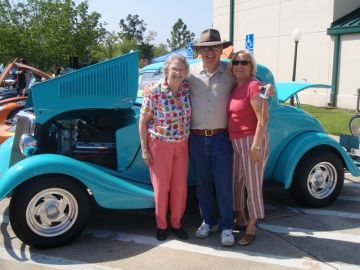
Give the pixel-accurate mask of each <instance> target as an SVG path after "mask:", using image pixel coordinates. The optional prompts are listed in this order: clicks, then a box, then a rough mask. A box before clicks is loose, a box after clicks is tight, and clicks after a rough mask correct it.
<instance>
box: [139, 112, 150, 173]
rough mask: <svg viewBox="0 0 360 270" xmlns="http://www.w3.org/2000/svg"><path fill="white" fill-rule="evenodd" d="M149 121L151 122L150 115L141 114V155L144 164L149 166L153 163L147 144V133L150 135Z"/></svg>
mask: <svg viewBox="0 0 360 270" xmlns="http://www.w3.org/2000/svg"><path fill="white" fill-rule="evenodd" d="M149 120H150V114H143V113H141V114H140V119H139V135H140V144H141V153H142V158H143V159H144V162H145V163H146V165H148V166H149V165H150V163H151V162H152V158H151V154H150V151H149V148H148V143H147V133H148V131H147V122H149Z"/></svg>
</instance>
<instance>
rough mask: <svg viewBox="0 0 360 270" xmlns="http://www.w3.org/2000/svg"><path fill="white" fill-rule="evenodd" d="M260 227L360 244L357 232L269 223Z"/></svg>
mask: <svg viewBox="0 0 360 270" xmlns="http://www.w3.org/2000/svg"><path fill="white" fill-rule="evenodd" d="M258 227H259V228H261V229H264V230H267V231H271V232H275V233H283V234H288V235H291V236H296V237H313V238H317V239H328V240H336V241H345V242H350V243H355V244H360V235H355V234H346V233H338V232H336V231H329V232H324V231H314V230H307V229H302V228H294V227H286V226H278V225H268V224H263V223H259V224H258Z"/></svg>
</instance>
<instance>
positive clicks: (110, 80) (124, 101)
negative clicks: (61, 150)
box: [31, 52, 138, 124]
mask: <svg viewBox="0 0 360 270" xmlns="http://www.w3.org/2000/svg"><path fill="white" fill-rule="evenodd" d="M137 81H138V54H137V52H133V53H129V54H125V55H123V56H119V57H116V58H113V59H110V60H107V61H104V62H101V63H98V64H95V65H92V66H88V67H85V68H82V69H80V70H76V71H73V72H71V73H68V74H65V75H63V76H59V77H56V78H54V79H52V80H49V81H45V82H42V83H39V84H37V85H34V86H33V87H32V89H31V95H32V101H33V105H34V110H35V114H36V118H37V122H38V123H40V124H43V123H45V122H46V121H48V120H49V119H51V118H53V117H54V116H56V115H59V114H61V113H63V112H67V111H74V110H82V109H127V108H130V107H131V106H132V105H133V103H134V102H135V99H136V94H137V90H138V89H137Z"/></svg>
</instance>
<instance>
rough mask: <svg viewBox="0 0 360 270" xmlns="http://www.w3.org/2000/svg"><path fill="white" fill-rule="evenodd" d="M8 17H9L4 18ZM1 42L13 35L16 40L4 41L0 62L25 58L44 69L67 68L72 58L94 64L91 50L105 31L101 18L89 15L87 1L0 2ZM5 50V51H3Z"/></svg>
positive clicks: (95, 14)
mask: <svg viewBox="0 0 360 270" xmlns="http://www.w3.org/2000/svg"><path fill="white" fill-rule="evenodd" d="M3 16H7V17H3ZM0 18H5V19H0V24H1V25H0V26H1V29H2V30H1V31H0V40H7V39H5V38H6V37H8V36H9V35H10V33H12V34H13V35H14V39H15V40H16V46H14V44H13V42H12V40H11V39H10V42H6V43H3V42H1V45H0V46H1V47H0V51H1V52H3V51H5V54H0V62H8V61H9V60H12V58H14V57H25V58H26V59H27V60H28V62H29V63H30V64H32V65H34V66H36V67H39V68H41V69H43V70H47V71H50V70H52V68H53V66H54V64H56V63H58V64H60V65H63V66H67V65H68V62H69V57H70V56H77V57H78V58H79V60H80V61H81V62H82V63H88V62H90V61H91V51H92V50H94V49H95V48H97V46H98V43H99V42H100V40H101V39H103V37H104V35H105V33H106V31H105V29H104V27H103V25H102V23H101V22H100V18H101V15H100V14H99V13H97V12H92V13H89V11H88V2H87V1H84V2H82V3H80V4H79V5H77V6H76V5H75V3H74V2H73V1H72V0H27V1H25V0H24V1H17V2H16V4H14V2H13V1H9V0H4V1H2V2H1V3H0ZM3 48H4V49H5V50H2V49H3Z"/></svg>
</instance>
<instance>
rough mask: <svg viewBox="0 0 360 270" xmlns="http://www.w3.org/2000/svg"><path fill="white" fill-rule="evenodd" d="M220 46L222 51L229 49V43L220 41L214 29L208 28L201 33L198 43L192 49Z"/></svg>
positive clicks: (218, 33) (217, 32) (218, 34)
mask: <svg viewBox="0 0 360 270" xmlns="http://www.w3.org/2000/svg"><path fill="white" fill-rule="evenodd" d="M218 45H222V46H223V49H224V48H226V47H229V46H230V45H231V42H229V41H225V40H223V41H221V36H220V32H219V31H218V30H216V29H213V28H210V29H206V30H204V31H202V32H201V34H200V41H199V42H198V43H196V44H194V45H193V47H194V49H200V48H201V47H209V46H218Z"/></svg>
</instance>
